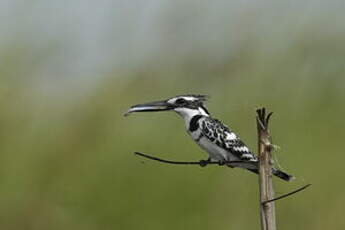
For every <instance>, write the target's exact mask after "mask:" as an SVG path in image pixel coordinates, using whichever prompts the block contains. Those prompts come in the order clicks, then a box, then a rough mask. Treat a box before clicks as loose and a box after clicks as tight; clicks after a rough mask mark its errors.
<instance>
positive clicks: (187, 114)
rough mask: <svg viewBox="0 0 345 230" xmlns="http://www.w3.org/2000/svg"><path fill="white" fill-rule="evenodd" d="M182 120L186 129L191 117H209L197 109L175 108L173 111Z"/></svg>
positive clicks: (203, 111)
mask: <svg viewBox="0 0 345 230" xmlns="http://www.w3.org/2000/svg"><path fill="white" fill-rule="evenodd" d="M174 110H175V111H176V112H177V113H178V114H179V115H180V116H181V117H182V118H183V120H184V122H185V125H186V127H187V129H188V127H189V123H190V120H191V119H192V117H194V116H196V115H202V116H207V117H208V116H209V115H208V113H207V112H206V111H205V110H204V109H202V108H201V107H199V108H198V109H190V108H175V109H174Z"/></svg>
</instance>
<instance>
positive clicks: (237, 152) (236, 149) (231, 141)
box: [201, 117, 257, 161]
mask: <svg viewBox="0 0 345 230" xmlns="http://www.w3.org/2000/svg"><path fill="white" fill-rule="evenodd" d="M201 130H202V131H201V132H202V135H203V136H205V137H207V138H208V139H209V140H210V141H211V142H213V143H215V144H216V145H218V146H219V147H221V148H223V149H226V150H228V151H229V152H230V153H232V154H233V155H234V156H236V157H237V158H239V159H240V160H248V161H257V157H256V156H255V155H254V154H253V153H252V152H251V151H250V150H249V148H248V147H247V146H246V145H245V144H244V143H243V142H242V141H241V140H240V139H239V138H238V137H237V135H236V134H235V133H234V132H232V131H231V130H230V129H229V128H228V127H227V126H225V125H224V124H222V123H221V122H220V121H219V120H217V119H213V118H210V117H207V118H206V119H203V120H202V123H201Z"/></svg>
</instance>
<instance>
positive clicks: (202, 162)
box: [199, 160, 210, 167]
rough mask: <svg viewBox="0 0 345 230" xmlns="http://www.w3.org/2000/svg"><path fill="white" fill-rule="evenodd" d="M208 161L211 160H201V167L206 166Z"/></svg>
mask: <svg viewBox="0 0 345 230" xmlns="http://www.w3.org/2000/svg"><path fill="white" fill-rule="evenodd" d="M208 163H210V161H209V160H200V161H199V164H200V166H201V167H205V166H206V165H208Z"/></svg>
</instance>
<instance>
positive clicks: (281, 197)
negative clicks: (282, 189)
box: [262, 184, 311, 205]
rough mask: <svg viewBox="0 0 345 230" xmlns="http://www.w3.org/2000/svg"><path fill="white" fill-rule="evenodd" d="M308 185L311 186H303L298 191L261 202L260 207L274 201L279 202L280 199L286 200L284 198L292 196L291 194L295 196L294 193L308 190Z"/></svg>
mask: <svg viewBox="0 0 345 230" xmlns="http://www.w3.org/2000/svg"><path fill="white" fill-rule="evenodd" d="M310 185H311V184H307V185H304V186H303V187H301V188H299V189H296V190H294V191H292V192H289V193H286V194H283V195H281V196H278V197H276V198H274V199H271V200H266V201H264V202H262V205H265V204H267V203H269V202H272V201H276V200H280V199H283V198H286V197H288V196H291V195H293V194H295V193H298V192H301V191H303V190H304V189H306V188H308V187H309V186H310Z"/></svg>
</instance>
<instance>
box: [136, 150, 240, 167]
mask: <svg viewBox="0 0 345 230" xmlns="http://www.w3.org/2000/svg"><path fill="white" fill-rule="evenodd" d="M134 154H135V155H138V156H141V157H145V158H147V159H150V160H154V161H159V162H162V163H167V164H175V165H200V166H202V167H203V166H206V165H219V166H223V165H227V164H234V163H243V161H223V162H217V161H206V160H201V161H171V160H165V159H162V158H158V157H154V156H150V155H147V154H144V153H140V152H134Z"/></svg>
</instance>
